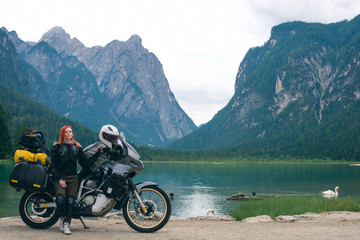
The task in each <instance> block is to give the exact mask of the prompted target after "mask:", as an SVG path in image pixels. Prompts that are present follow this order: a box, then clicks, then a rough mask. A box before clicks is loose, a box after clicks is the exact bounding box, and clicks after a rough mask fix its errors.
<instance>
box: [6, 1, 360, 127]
mask: <svg viewBox="0 0 360 240" xmlns="http://www.w3.org/2000/svg"><path fill="white" fill-rule="evenodd" d="M0 6H1V8H0V27H5V28H6V29H7V30H8V31H13V30H14V31H16V32H17V34H18V36H19V37H20V38H21V39H22V40H24V41H34V42H37V41H39V40H40V38H41V37H42V35H43V34H44V33H46V32H47V31H49V30H50V29H51V28H53V27H55V26H60V27H62V28H63V29H65V31H66V32H67V33H69V34H70V36H71V38H74V37H76V38H77V39H78V40H80V41H81V42H82V43H83V44H85V46H86V47H93V46H96V45H100V46H105V45H106V44H108V43H110V42H111V41H113V40H115V39H116V40H120V41H126V40H128V39H129V38H130V37H131V36H132V35H133V34H137V35H139V36H140V37H141V39H142V44H143V46H144V47H145V48H147V49H148V50H149V51H150V52H152V53H154V54H155V55H156V56H157V58H158V59H159V61H160V62H161V63H162V65H163V69H164V73H165V76H166V78H167V80H168V82H169V84H170V88H171V91H172V92H173V93H174V95H175V98H176V99H177V101H178V103H179V105H180V106H181V107H182V109H183V110H184V111H185V112H186V113H187V114H188V115H189V117H190V118H191V119H192V120H193V121H194V123H195V124H196V125H200V124H203V123H206V122H208V121H210V120H211V119H212V118H213V116H214V115H215V114H216V113H217V112H218V111H219V110H221V109H222V108H223V107H225V106H226V104H227V103H228V102H229V100H230V99H231V97H232V96H233V94H234V84H235V80H236V74H237V71H238V68H239V65H240V63H241V61H242V59H243V58H244V56H245V54H246V52H247V51H248V50H249V48H252V47H256V46H262V45H263V44H264V43H265V42H266V41H267V40H268V39H269V37H270V33H271V28H272V27H273V26H276V25H278V24H280V23H284V22H289V21H304V22H320V23H333V22H339V21H342V20H351V19H352V18H354V17H355V16H357V15H358V14H360V0H97V1H95V0H11V1H4V0H2V2H1V4H0Z"/></svg>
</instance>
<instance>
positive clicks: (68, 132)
mask: <svg viewBox="0 0 360 240" xmlns="http://www.w3.org/2000/svg"><path fill="white" fill-rule="evenodd" d="M72 137H73V132H72V130H71V128H67V129H65V133H64V140H65V141H71V139H72Z"/></svg>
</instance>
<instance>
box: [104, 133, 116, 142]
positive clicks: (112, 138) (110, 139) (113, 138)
mask: <svg viewBox="0 0 360 240" xmlns="http://www.w3.org/2000/svg"><path fill="white" fill-rule="evenodd" d="M118 137H119V136H115V135H110V134H106V135H105V137H104V138H105V139H106V140H107V141H109V142H111V143H116V142H117V140H118Z"/></svg>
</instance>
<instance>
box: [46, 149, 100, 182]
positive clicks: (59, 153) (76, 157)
mask: <svg viewBox="0 0 360 240" xmlns="http://www.w3.org/2000/svg"><path fill="white" fill-rule="evenodd" d="M97 157H98V154H94V155H93V156H91V157H89V158H87V157H86V156H85V154H84V152H83V149H82V148H81V147H80V148H78V147H76V145H75V144H67V143H64V144H62V145H61V144H56V145H54V146H53V147H52V148H51V155H50V158H51V166H50V172H51V173H52V174H53V175H54V177H55V179H56V180H57V181H59V180H60V179H61V177H62V176H74V175H76V174H77V171H76V166H77V162H78V161H79V164H80V165H81V167H87V166H88V165H89V164H91V163H92V162H93V161H94V160H96V158H97Z"/></svg>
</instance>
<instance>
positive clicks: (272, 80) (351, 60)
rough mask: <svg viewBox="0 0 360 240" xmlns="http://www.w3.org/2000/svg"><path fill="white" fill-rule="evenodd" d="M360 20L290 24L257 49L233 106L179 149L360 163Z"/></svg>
mask: <svg viewBox="0 0 360 240" xmlns="http://www.w3.org/2000/svg"><path fill="white" fill-rule="evenodd" d="M359 56H360V15H359V16H358V17H356V18H354V19H352V20H351V21H342V22H338V23H333V24H319V23H304V22H289V23H284V24H280V25H278V26H275V27H273V28H272V30H271V37H270V39H269V40H268V41H267V42H266V43H265V44H264V45H263V46H261V47H255V48H252V49H250V50H249V51H248V52H247V54H246V56H245V57H244V59H243V60H242V62H241V64H240V66H239V70H238V73H237V76H236V83H235V93H234V96H233V97H232V98H231V100H230V101H229V103H228V104H227V105H226V106H225V107H224V108H223V109H222V110H221V111H219V112H218V113H217V114H216V115H215V116H214V118H213V119H212V120H211V121H210V122H208V123H207V124H206V125H204V126H202V127H201V128H200V129H199V130H197V131H195V132H193V133H191V134H189V135H188V136H185V137H184V138H182V139H181V140H179V141H176V142H175V143H173V144H171V145H170V146H169V148H172V149H188V150H189V149H190V150H199V149H202V150H203V149H219V148H228V149H229V151H239V153H243V154H255V155H256V154H262V155H267V156H287V155H291V156H300V157H320V158H327V157H328V158H332V159H347V160H358V159H360V147H359V146H360V137H359V136H360V122H359V119H360V67H359V66H360V57H359Z"/></svg>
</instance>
